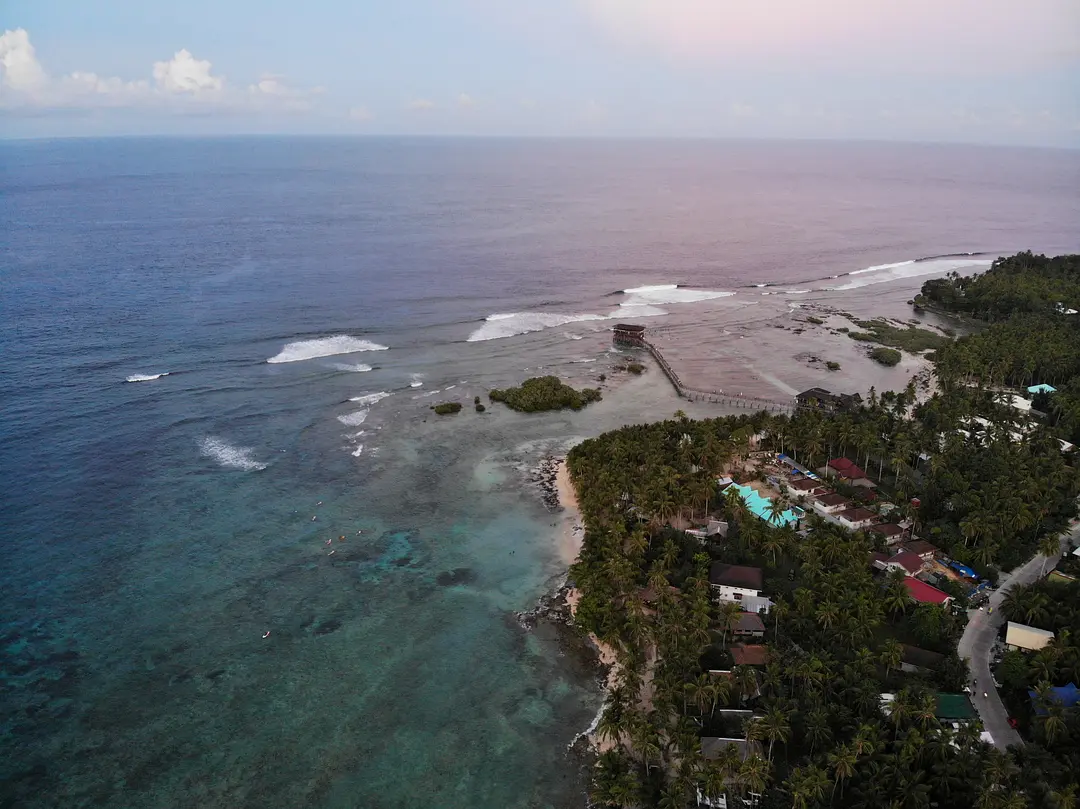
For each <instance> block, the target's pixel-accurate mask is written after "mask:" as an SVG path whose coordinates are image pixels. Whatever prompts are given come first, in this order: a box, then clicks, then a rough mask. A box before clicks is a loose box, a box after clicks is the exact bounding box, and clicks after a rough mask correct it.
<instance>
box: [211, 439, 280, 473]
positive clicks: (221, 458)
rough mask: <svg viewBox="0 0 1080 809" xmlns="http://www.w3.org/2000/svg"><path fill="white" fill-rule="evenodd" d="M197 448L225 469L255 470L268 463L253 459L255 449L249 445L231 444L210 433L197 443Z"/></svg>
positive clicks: (263, 467) (264, 466) (262, 467)
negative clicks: (238, 445)
mask: <svg viewBox="0 0 1080 809" xmlns="http://www.w3.org/2000/svg"><path fill="white" fill-rule="evenodd" d="M199 448H200V449H201V450H202V454H203V455H205V456H206V457H208V458H213V459H214V460H215V461H217V462H218V463H219V464H221V465H222V466H224V467H225V468H226V469H242V470H243V471H245V472H255V471H258V470H261V469H266V467H267V466H268V465H269V464H265V463H263V462H261V461H257V460H255V458H254V457H252V455H253V453H254V452H255V450H253V449H251V448H250V447H237V446H233V445H232V444H230V443H228V442H227V441H223V440H222V439H220V438H215V437H214V436H212V435H208V436H206V437H205V438H204V439H203V440H202V441H201V442H200V443H199Z"/></svg>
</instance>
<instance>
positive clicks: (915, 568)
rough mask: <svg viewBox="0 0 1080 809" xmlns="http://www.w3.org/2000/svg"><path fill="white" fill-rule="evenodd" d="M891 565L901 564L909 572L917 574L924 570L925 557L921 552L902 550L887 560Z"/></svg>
mask: <svg viewBox="0 0 1080 809" xmlns="http://www.w3.org/2000/svg"><path fill="white" fill-rule="evenodd" d="M887 563H888V564H890V565H900V567H902V568H904V570H906V571H907V572H908V573H910V574H912V575H915V574H916V573H918V572H919V571H920V570H922V566H923V559H922V557H921V556H919V554H917V553H912V552H911V551H900V553H898V554H896V556H893V557H891V558H890V559H888V560H887Z"/></svg>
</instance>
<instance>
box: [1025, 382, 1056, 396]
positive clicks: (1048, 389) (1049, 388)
mask: <svg viewBox="0 0 1080 809" xmlns="http://www.w3.org/2000/svg"><path fill="white" fill-rule="evenodd" d="M1027 392H1028V393H1032V394H1035V393H1057V388H1055V387H1054V386H1053V385H1047V384H1046V383H1045V382H1043V383H1042V384H1039V385H1031V386H1030V387H1028V389H1027Z"/></svg>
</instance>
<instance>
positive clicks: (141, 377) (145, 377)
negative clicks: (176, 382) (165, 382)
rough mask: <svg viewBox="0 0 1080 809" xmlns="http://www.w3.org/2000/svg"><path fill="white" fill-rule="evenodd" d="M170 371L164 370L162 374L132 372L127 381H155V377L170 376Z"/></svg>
mask: <svg viewBox="0 0 1080 809" xmlns="http://www.w3.org/2000/svg"><path fill="white" fill-rule="evenodd" d="M168 375H169V372H168V371H164V372H162V373H160V374H132V375H131V376H129V377H128V378H127V379H125V380H124V381H125V382H153V381H154V380H155V379H161V377H163V376H168Z"/></svg>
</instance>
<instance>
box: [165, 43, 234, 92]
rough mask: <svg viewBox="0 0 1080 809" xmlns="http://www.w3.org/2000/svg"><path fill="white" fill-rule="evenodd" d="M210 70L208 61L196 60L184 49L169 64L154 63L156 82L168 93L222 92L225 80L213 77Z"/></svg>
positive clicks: (174, 55)
mask: <svg viewBox="0 0 1080 809" xmlns="http://www.w3.org/2000/svg"><path fill="white" fill-rule="evenodd" d="M210 69H211V65H210V62H209V61H208V60H206V59H196V58H195V57H194V56H192V55H191V53H189V52H188V50H187V48H182V49H180V50H178V51H177V52H176V53H175V54H173V58H172V59H170V60H169V61H168V62H154V82H155V83H156V84H157V87H158V89H159V90H161V91H162V92H166V93H196V94H198V93H206V92H211V93H216V92H220V91H221V89H222V88H223V87H224V86H225V80H224V79H222V78H219V77H218V76H211V75H210Z"/></svg>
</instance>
